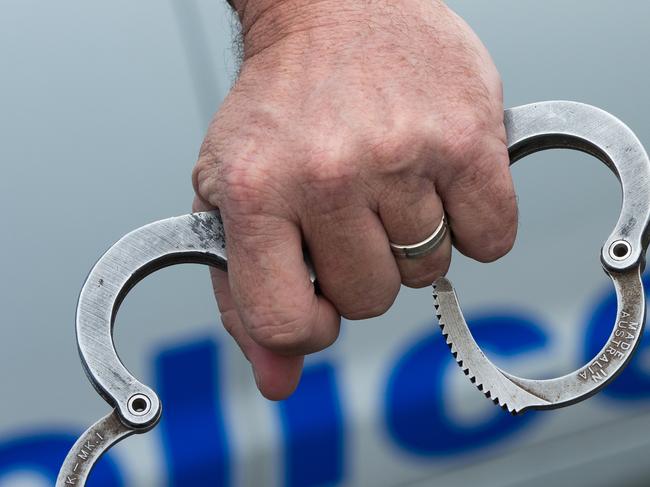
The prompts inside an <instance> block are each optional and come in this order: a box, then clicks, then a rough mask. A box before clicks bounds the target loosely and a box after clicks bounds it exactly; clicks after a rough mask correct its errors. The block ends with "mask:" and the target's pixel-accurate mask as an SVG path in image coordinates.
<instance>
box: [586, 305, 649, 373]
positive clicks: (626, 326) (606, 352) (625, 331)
mask: <svg viewBox="0 0 650 487" xmlns="http://www.w3.org/2000/svg"><path fill="white" fill-rule="evenodd" d="M629 316H630V314H629V313H627V312H625V311H622V312H621V319H620V320H619V321H618V323H617V324H616V328H615V329H614V332H613V333H612V336H611V337H610V338H609V341H608V342H607V345H605V348H603V351H602V352H601V353H600V354H599V355H597V356H596V357H595V358H594V359H593V360H592V361H591V362H590V363H589V364H588V365H586V366H585V367H584V368H583V369H582V370H581V371H580V372H578V378H579V379H580V380H581V381H583V382H584V381H593V382H600V381H602V380H605V379H606V378H607V377H608V376H609V372H608V370H607V369H608V368H609V366H610V365H611V364H612V363H613V362H617V361H619V360H625V358H626V357H627V356H628V355H629V353H630V352H631V350H632V348H633V346H634V339H635V338H636V335H637V333H638V332H639V327H640V325H639V323H637V322H636V321H627V320H626V318H628V317H629Z"/></svg>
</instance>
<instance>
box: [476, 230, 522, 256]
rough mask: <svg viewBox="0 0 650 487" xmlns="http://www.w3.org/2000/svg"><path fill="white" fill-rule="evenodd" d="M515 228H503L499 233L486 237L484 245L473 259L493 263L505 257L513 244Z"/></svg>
mask: <svg viewBox="0 0 650 487" xmlns="http://www.w3.org/2000/svg"><path fill="white" fill-rule="evenodd" d="M515 237H516V226H514V225H512V226H509V227H505V230H503V229H502V231H500V232H492V233H491V234H488V235H486V237H485V240H484V241H485V243H484V245H482V246H480V247H479V248H478V249H477V252H476V255H475V256H474V258H475V259H476V260H478V261H479V262H494V261H495V260H497V259H500V258H501V257H503V256H504V255H506V254H507V253H508V252H510V250H511V249H512V247H513V245H514V243H515Z"/></svg>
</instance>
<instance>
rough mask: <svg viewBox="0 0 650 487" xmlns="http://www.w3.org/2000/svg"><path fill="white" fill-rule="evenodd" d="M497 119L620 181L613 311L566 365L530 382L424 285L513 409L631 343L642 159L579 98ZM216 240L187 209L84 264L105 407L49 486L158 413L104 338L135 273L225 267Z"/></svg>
mask: <svg viewBox="0 0 650 487" xmlns="http://www.w3.org/2000/svg"><path fill="white" fill-rule="evenodd" d="M505 124H506V128H507V133H508V145H509V150H510V157H511V159H512V161H513V162H514V161H516V160H517V159H520V158H522V157H524V156H526V155H528V154H531V153H533V152H536V151H540V150H544V149H549V148H571V149H578V150H582V151H584V152H588V153H589V154H592V155H594V156H596V157H597V158H599V159H600V160H601V161H603V162H604V163H605V164H607V166H608V167H610V169H612V170H613V171H614V173H615V174H616V175H617V177H618V179H619V180H620V182H621V185H622V187H623V208H622V211H621V216H620V218H619V220H618V223H617V224H616V228H615V229H614V231H613V232H612V234H611V235H610V237H609V238H608V239H607V241H606V242H605V245H604V247H603V252H602V256H601V259H602V263H603V266H604V268H605V271H606V272H607V273H608V274H609V275H610V277H611V278H612V280H613V281H614V285H615V287H616V293H617V296H618V315H617V321H616V323H615V325H614V331H613V332H612V336H611V337H610V339H609V341H608V343H607V344H606V345H605V347H603V350H602V351H601V352H600V353H599V354H598V355H597V356H596V357H595V358H594V359H593V360H592V361H591V362H590V363H588V364H587V365H586V366H584V367H582V368H581V369H579V370H577V371H576V372H573V373H571V374H569V375H566V376H564V377H560V378H558V379H552V380H541V381H536V380H529V379H521V378H518V377H515V376H513V375H510V374H508V373H506V372H504V371H502V370H500V369H499V368H497V367H496V366H494V365H493V364H492V363H491V362H490V361H489V360H488V359H487V357H486V356H485V355H484V354H483V352H482V351H481V349H480V348H479V347H478V345H477V344H476V342H475V341H474V339H473V338H472V335H471V332H470V330H469V328H468V327H467V324H466V323H465V320H464V318H463V315H462V312H461V310H460V307H459V305H458V300H457V298H456V294H455V292H454V290H453V288H452V287H451V284H450V283H449V281H448V280H446V279H440V280H438V281H437V282H436V284H435V300H436V303H435V305H436V308H437V312H438V316H439V318H440V323H441V327H442V330H443V334H444V335H445V336H446V338H447V343H449V345H450V347H451V349H452V352H453V353H454V355H455V356H456V358H457V360H458V362H459V364H460V365H461V366H462V367H463V368H464V370H465V371H466V373H468V374H469V375H470V376H471V378H472V379H473V380H474V381H475V382H476V384H477V385H478V386H479V388H480V389H482V390H483V392H484V393H485V394H486V395H488V396H489V397H492V398H493V399H494V400H495V402H497V403H498V404H500V405H502V406H503V407H505V408H507V409H508V410H509V411H512V412H521V411H524V410H526V409H530V408H538V409H545V408H554V407H560V406H565V405H568V404H571V403H574V402H577V401H580V400H582V399H584V398H586V397H588V396H590V395H592V394H594V393H595V392H597V391H598V390H599V389H601V388H602V387H603V386H604V385H605V384H607V383H608V382H609V381H610V380H612V379H613V378H614V376H616V374H617V373H618V372H620V371H621V369H622V368H623V367H624V366H625V364H626V363H627V361H628V360H629V359H630V357H631V355H632V353H633V351H634V349H635V348H636V345H637V343H638V341H639V338H640V336H641V333H642V329H643V324H644V318H645V316H644V315H645V297H644V293H643V286H642V283H641V271H642V267H643V257H644V254H645V248H646V245H647V228H648V221H649V219H650V186H649V184H650V163H649V161H648V156H647V154H646V153H645V151H644V149H643V147H642V146H641V143H640V142H639V141H638V139H637V138H636V137H635V136H634V134H633V133H632V132H631V131H630V129H628V128H627V127H626V126H625V125H624V124H623V123H622V122H620V121H619V120H618V119H616V118H614V117H613V116H611V115H609V114H608V113H606V112H603V111H602V110H599V109H597V108H594V107H591V106H588V105H584V104H580V103H575V102H562V101H553V102H544V103H537V104H532V105H525V106H521V107H517V108H513V109H509V110H506V112H505ZM225 249H226V242H225V235H224V230H223V224H222V221H221V218H220V215H219V213H218V212H216V211H214V212H202V213H193V214H189V215H184V216H180V217H174V218H169V219H166V220H161V221H158V222H154V223H151V224H149V225H146V226H144V227H141V228H139V229H136V230H134V231H133V232H131V233H129V234H127V235H125V236H124V237H123V238H122V239H120V240H119V241H118V242H117V243H115V244H114V245H113V246H112V247H111V248H110V249H109V250H108V251H107V252H106V253H105V254H104V255H103V256H102V257H101V258H100V259H99V261H98V262H97V263H96V264H95V266H94V267H93V269H92V271H91V272H90V274H89V276H88V278H87V279H86V282H85V283H84V286H83V288H82V290H81V294H80V296H79V302H78V306H77V316H76V333H77V344H78V348H79V354H80V357H81V362H82V364H83V367H84V370H85V372H86V375H87V376H88V379H89V380H90V382H91V383H92V384H93V386H94V387H95V389H96V390H97V392H98V393H99V394H100V395H101V396H102V397H103V398H104V400H106V402H108V403H109V404H110V405H111V406H112V407H113V411H112V412H111V413H110V414H108V415H107V416H105V417H104V418H102V419H101V420H99V421H98V422H97V423H95V424H94V425H92V426H91V427H90V428H89V429H88V430H87V431H86V432H84V433H83V434H82V436H81V437H80V438H79V440H77V442H76V443H75V444H74V445H73V447H72V449H71V450H70V452H69V453H68V456H67V457H66V459H65V461H64V463H63V466H62V467H61V470H60V472H59V476H58V478H57V482H56V485H57V487H64V486H71V485H74V486H83V485H85V483H86V479H87V478H88V475H89V474H90V471H91V470H92V467H93V465H95V463H96V461H97V460H98V459H99V458H100V457H101V455H102V454H103V453H104V452H106V451H107V450H108V449H109V448H110V447H111V446H112V445H114V444H115V443H117V442H119V441H120V440H122V439H124V438H126V437H128V436H130V435H132V434H136V433H145V432H147V431H149V430H150V429H151V428H153V427H154V426H155V425H156V424H157V423H158V421H159V420H160V417H161V413H162V406H161V402H160V399H159V398H158V396H157V395H156V393H155V392H154V391H153V390H152V389H151V388H149V387H147V386H146V385H144V384H142V383H141V382H140V381H138V380H137V379H136V378H135V377H134V376H133V375H132V374H131V373H130V372H129V371H128V370H127V369H126V367H125V366H124V365H123V364H122V362H121V361H120V359H119V357H118V354H117V352H116V349H115V344H114V341H113V324H114V321H115V316H116V314H117V311H118V308H119V306H120V304H121V302H122V300H123V299H124V297H125V296H126V295H127V294H128V292H129V291H130V289H131V288H132V287H133V286H135V285H136V284H137V283H138V282H139V281H140V280H142V279H144V278H145V277H146V276H148V275H149V274H151V273H153V272H155V271H156V270H158V269H161V268H163V267H167V266H170V265H175V264H180V263H199V264H206V265H210V266H214V267H217V268H220V269H222V270H226V266H227V260H226V252H225Z"/></svg>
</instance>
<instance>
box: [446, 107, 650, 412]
mask: <svg viewBox="0 0 650 487" xmlns="http://www.w3.org/2000/svg"><path fill="white" fill-rule="evenodd" d="M505 122H506V129H507V133H508V148H509V151H510V160H511V163H514V162H515V161H517V160H519V159H521V158H522V157H524V156H526V155H529V154H532V153H533V152H537V151H541V150H545V149H552V148H567V149H575V150H579V151H583V152H586V153H588V154H591V155H593V156H595V157H596V158H598V159H600V160H601V161H602V162H603V163H605V164H606V165H607V167H609V168H610V169H611V170H612V171H613V172H614V174H615V175H616V177H617V178H618V180H619V181H620V183H621V187H622V192H623V203H622V208H621V213H620V216H619V219H618V222H617V223H616V227H615V228H614V231H613V232H612V233H611V235H610V236H609V238H608V239H607V240H606V241H605V244H604V245H603V247H602V251H601V263H602V266H603V268H604V270H605V272H606V273H607V274H608V275H609V277H610V278H611V279H612V281H613V282H614V287H615V289H616V297H617V301H618V309H617V313H616V321H615V322H614V325H613V329H612V333H611V335H610V337H609V339H608V340H607V343H606V344H605V345H604V346H603V348H602V349H601V350H600V352H598V353H597V354H596V356H595V357H594V358H593V359H592V360H590V361H589V362H588V363H587V364H586V365H584V366H583V367H581V368H579V369H578V370H575V371H574V372H571V373H570V374H567V375H564V376H562V377H557V378H555V379H548V380H531V379H523V378H520V377H516V376H514V375H512V374H509V373H507V372H505V371H503V370H501V369H500V368H499V367H497V366H496V365H494V364H493V363H492V362H491V361H490V360H489V359H488V358H487V357H486V355H485V354H484V353H483V351H482V350H481V348H480V347H479V345H478V344H477V343H476V341H475V340H474V338H473V336H472V333H471V331H470V329H469V327H468V325H467V323H466V321H465V319H464V317H463V313H462V311H461V309H460V305H459V302H458V298H457V296H456V292H455V291H454V289H453V287H452V285H451V283H450V282H449V280H448V279H446V278H440V279H438V280H437V281H436V282H435V283H434V292H433V297H434V306H435V308H436V314H437V317H438V320H439V323H440V327H441V329H442V333H443V336H444V337H445V338H446V341H447V344H448V345H449V347H450V348H451V352H452V354H453V355H454V358H455V359H456V361H457V362H458V365H460V367H461V368H462V369H463V372H465V374H466V375H468V376H469V378H470V380H471V381H472V382H473V383H474V384H475V385H476V386H477V387H478V389H479V390H480V391H482V392H483V393H484V394H485V395H486V396H487V397H488V398H490V399H492V401H493V402H494V403H495V404H498V405H499V406H501V407H502V408H503V409H505V410H507V411H509V412H511V413H513V414H516V413H521V412H524V411H526V410H528V409H553V408H558V407H562V406H568V405H570V404H574V403H576V402H579V401H582V400H584V399H586V398H588V397H590V396H591V395H593V394H595V393H596V392H598V391H599V390H600V389H602V388H603V387H605V386H606V385H607V384H608V383H609V382H611V381H612V380H613V379H614V378H615V377H616V376H617V375H618V374H619V373H620V372H621V371H622V370H623V369H624V368H625V365H626V364H627V363H628V362H629V360H630V358H631V357H632V355H633V353H634V351H635V350H636V347H637V345H638V343H639V340H640V338H641V335H642V334H643V328H644V324H645V303H646V301H645V296H644V289H643V283H642V281H641V273H642V272H643V268H644V265H645V252H646V247H647V245H648V223H649V221H650V161H649V160H648V155H647V154H646V152H645V149H644V148H643V146H642V145H641V143H640V142H639V140H638V139H637V138H636V136H635V135H634V133H633V132H632V131H631V130H630V129H629V128H628V127H627V126H626V125H625V124H624V123H623V122H621V121H620V120H618V119H617V118H615V117H614V116H612V115H610V114H608V113H607V112H604V111H602V110H600V109H598V108H594V107H592V106H589V105H584V104H581V103H575V102H545V103H537V104H533V105H525V106H522V107H518V108H513V109H511V110H506V116H505Z"/></svg>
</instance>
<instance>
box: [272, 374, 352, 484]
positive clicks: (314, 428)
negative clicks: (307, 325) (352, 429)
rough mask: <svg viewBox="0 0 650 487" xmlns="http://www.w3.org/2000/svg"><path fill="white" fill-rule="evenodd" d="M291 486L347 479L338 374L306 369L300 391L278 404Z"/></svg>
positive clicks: (287, 481) (286, 476) (286, 469)
mask: <svg viewBox="0 0 650 487" xmlns="http://www.w3.org/2000/svg"><path fill="white" fill-rule="evenodd" d="M278 406H279V409H280V419H281V423H282V433H283V438H284V445H285V452H284V466H285V483H284V485H286V486H287V487H316V486H325V485H335V484H338V483H340V482H341V481H342V479H343V461H344V451H343V448H344V444H345V441H344V427H343V413H342V411H341V404H340V401H339V395H338V386H337V382H336V373H335V370H334V367H333V366H331V365H329V364H325V363H323V364H318V365H312V366H311V367H307V368H305V370H304V372H303V375H302V379H301V381H300V385H299V386H298V388H297V390H296V392H295V393H294V394H293V395H292V396H291V397H290V398H289V399H286V400H284V401H282V402H280V403H279V404H278Z"/></svg>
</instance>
